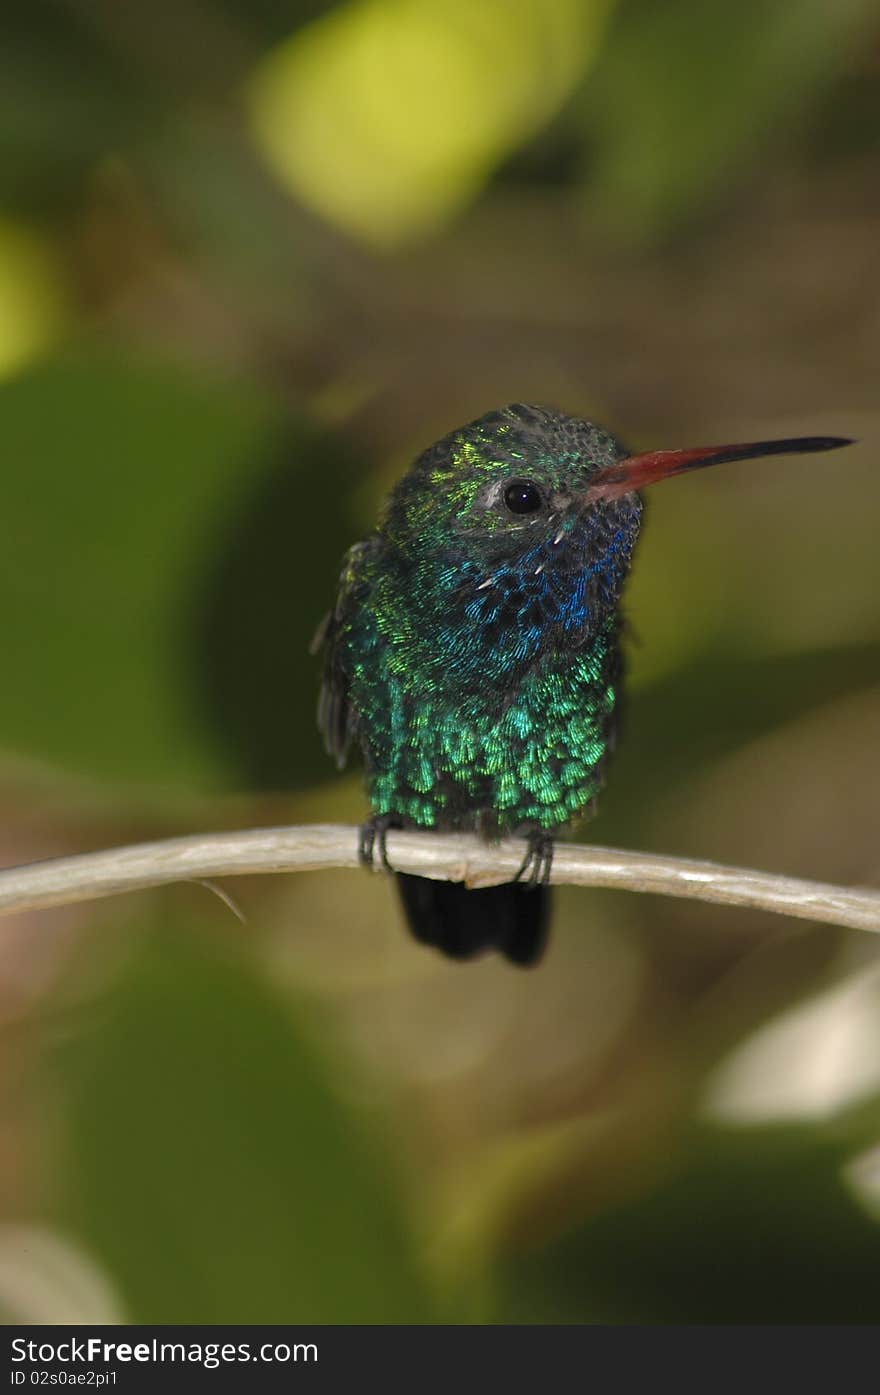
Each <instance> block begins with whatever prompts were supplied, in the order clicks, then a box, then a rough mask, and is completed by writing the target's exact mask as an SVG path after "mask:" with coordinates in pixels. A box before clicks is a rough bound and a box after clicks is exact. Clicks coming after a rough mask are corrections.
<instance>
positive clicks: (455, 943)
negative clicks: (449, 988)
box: [395, 872, 550, 968]
mask: <svg viewBox="0 0 880 1395" xmlns="http://www.w3.org/2000/svg"><path fill="white" fill-rule="evenodd" d="M395 880H396V882H397V885H398V887H399V888H400V898H401V900H402V902H403V908H404V911H405V912H406V918H407V920H408V922H409V928H410V930H411V931H412V933H413V935H414V936H415V937H416V939H417V940H421V942H422V944H425V945H433V946H434V947H435V949H439V950H440V951H441V953H442V954H447V955H448V956H449V958H450V959H472V958H473V956H474V955H475V954H479V953H480V951H481V950H484V949H497V950H499V951H500V953H501V954H503V955H504V956H505V958H507V959H509V960H510V962H511V964H519V965H520V966H521V967H522V968H527V967H529V965H531V964H536V963H537V962H538V960H539V959H540V957H541V955H542V953H543V951H544V946H545V944H546V943H547V932H548V929H549V925H550V888H549V886H528V885H526V884H524V883H522V882H506V883H505V884H504V885H503V886H486V887H477V888H476V889H474V890H473V891H471V890H469V889H468V888H467V887H466V886H465V884H464V882H445V881H432V880H431V879H430V878H428V877H413V876H410V874H409V873H406V872H398V873H397V874H396V876H395Z"/></svg>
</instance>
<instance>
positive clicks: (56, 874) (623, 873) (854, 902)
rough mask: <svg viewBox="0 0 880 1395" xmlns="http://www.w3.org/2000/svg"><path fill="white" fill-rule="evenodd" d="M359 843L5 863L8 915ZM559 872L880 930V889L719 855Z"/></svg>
mask: <svg viewBox="0 0 880 1395" xmlns="http://www.w3.org/2000/svg"><path fill="white" fill-rule="evenodd" d="M357 846H358V839H357V830H356V829H354V828H350V827H347V826H345V825H340V824H305V825H301V826H299V827H289V828H258V829H252V830H247V831H245V832H241V833H205V834H194V835H193V836H191V837H187V838H168V839H166V840H164V841H162V842H158V843H138V844H135V845H133V846H132V847H127V848H111V849H108V850H107V851H105V852H97V853H83V854H80V855H79V856H76V857H58V858H52V859H51V860H49V861H46V862H34V863H31V864H30V865H28V866H23V867H10V868H8V869H7V870H6V871H0V914H3V913H4V912H10V911H25V910H37V909H41V908H43V907H46V906H62V905H67V904H69V903H71V902H73V901H89V900H95V899H97V898H98V897H101V896H112V895H114V894H116V893H117V892H122V891H136V890H138V889H139V888H142V887H148V886H162V885H164V884H167V883H169V882H183V881H197V880H204V879H205V878H206V877H233V876H241V875H244V874H248V875H252V874H254V873H258V872H308V871H317V870H319V869H322V868H328V867H357V865H358V857H357ZM388 856H389V860H390V861H391V863H392V865H393V866H394V867H396V868H398V869H399V870H400V871H401V872H417V873H420V874H421V875H422V876H426V877H434V878H438V879H441V880H442V879H444V878H445V879H449V880H451V881H464V882H467V883H468V885H470V886H491V885H493V884H495V883H498V882H503V881H508V880H510V879H511V878H512V877H513V876H515V874H516V871H517V869H518V868H519V866H520V864H521V862H522V844H521V843H517V842H516V841H508V842H503V843H498V844H490V843H484V842H481V841H480V840H479V839H477V838H475V837H471V836H470V835H466V834H452V833H445V834H438V833H417V832H406V833H402V832H392V833H389V835H388ZM552 880H553V881H554V882H555V883H557V884H564V885H568V886H605V887H620V888H621V889H624V890H627V891H649V892H655V893H660V894H662V895H666V896H683V897H686V898H689V899H692V900H697V901H715V902H720V903H722V904H724V905H728V906H751V907H754V908H756V909H759V910H764V911H776V912H778V913H779V914H781V915H790V916H799V917H800V918H801V919H804V920H814V921H821V922H824V923H826V924H829V925H845V926H849V927H851V928H853V929H857V930H873V931H875V932H880V891H872V890H869V889H868V888H854V887H845V886H829V885H827V884H824V883H822V882H809V881H802V880H800V879H798V878H796V877H779V876H774V875H773V874H771V873H768V872H755V871H752V870H750V869H748V868H743V867H725V866H722V865H721V864H719V863H716V862H691V861H689V860H686V859H685V858H680V857H659V856H655V855H654V854H652V853H637V852H622V851H620V850H618V849H616V848H602V847H583V846H575V845H573V844H569V843H561V844H559V846H558V847H557V849H556V856H555V859H554V862H553V875H552Z"/></svg>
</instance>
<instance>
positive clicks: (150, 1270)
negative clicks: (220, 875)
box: [52, 916, 432, 1323]
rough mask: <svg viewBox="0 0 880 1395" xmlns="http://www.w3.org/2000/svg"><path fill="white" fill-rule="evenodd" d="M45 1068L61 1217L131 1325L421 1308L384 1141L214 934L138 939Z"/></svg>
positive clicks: (295, 1025)
mask: <svg viewBox="0 0 880 1395" xmlns="http://www.w3.org/2000/svg"><path fill="white" fill-rule="evenodd" d="M132 933H133V931H132V927H131V926H120V925H116V926H115V927H114V937H115V936H116V935H119V934H125V935H127V936H130V935H131V934H132ZM99 944H100V942H92V944H91V946H90V950H91V952H92V953H95V952H99V950H98V945H99ZM52 1065H53V1073H54V1076H55V1078H56V1080H57V1084H58V1085H59V1087H60V1094H61V1099H62V1102H63V1118H64V1119H65V1120H66V1132H65V1134H64V1136H63V1140H62V1147H61V1150H60V1155H59V1160H60V1161H61V1162H62V1166H63V1168H64V1172H63V1177H62V1187H63V1193H64V1203H63V1206H62V1220H63V1224H64V1226H65V1227H66V1228H68V1229H69V1230H72V1231H73V1232H74V1233H75V1234H78V1235H79V1237H80V1238H81V1239H82V1240H83V1241H84V1243H85V1244H86V1246H87V1248H88V1250H89V1252H90V1253H92V1254H93V1255H95V1256H96V1257H97V1258H99V1259H101V1260H102V1261H103V1262H104V1264H105V1265H106V1267H107V1269H108V1271H109V1273H110V1275H111V1276H112V1277H113V1278H114V1279H115V1281H116V1282H117V1283H118V1284H119V1286H120V1288H121V1291H122V1294H123V1297H124V1299H125V1301H126V1302H127V1304H128V1308H129V1312H130V1315H131V1318H132V1320H133V1321H136V1322H218V1323H219V1322H238V1323H249V1322H250V1323H257V1322H417V1321H429V1320H430V1319H431V1316H432V1307H431V1303H430V1302H429V1299H428V1297H427V1296H426V1292H425V1289H424V1287H423V1285H422V1283H421V1281H420V1279H419V1276H418V1273H417V1271H416V1266H415V1264H414V1262H413V1256H412V1251H411V1245H410V1242H409V1239H408V1236H407V1231H406V1226H405V1222H404V1218H403V1214H402V1207H401V1202H400V1188H399V1183H398V1182H397V1181H396V1179H395V1176H394V1172H393V1170H392V1169H391V1168H389V1166H388V1165H387V1163H386V1161H385V1159H384V1155H383V1151H382V1150H381V1149H380V1148H379V1146H378V1145H377V1143H376V1141H375V1139H374V1138H373V1137H372V1136H371V1133H370V1131H369V1130H368V1129H367V1126H366V1121H365V1119H364V1118H362V1117H358V1116H356V1115H355V1113H354V1112H353V1111H352V1109H351V1108H350V1107H346V1106H344V1105H343V1103H342V1101H341V1100H340V1099H339V1098H338V1097H337V1096H336V1095H335V1094H334V1093H333V1092H332V1090H331V1088H330V1083H329V1082H330V1072H329V1069H328V1065H327V1062H326V1061H324V1060H323V1059H322V1057H321V1054H320V1053H319V1051H318V1050H317V1049H316V1047H315V1045H314V1044H313V1042H312V1041H311V1040H310V1039H309V1037H308V1035H307V1034H306V1032H305V1031H304V1029H303V1026H302V1019H299V1020H298V1019H297V1017H296V1016H295V1014H294V1013H293V1012H292V1011H291V1010H290V1009H289V1007H288V1005H287V1004H286V1003H285V1002H284V1001H283V1000H282V999H281V998H280V997H279V996H278V994H277V993H276V992H274V991H273V990H271V989H270V987H269V986H268V984H267V983H266V982H265V981H264V980H263V978H262V976H261V975H259V974H257V973H256V972H255V970H254V968H253V967H252V965H251V964H250V963H249V961H248V959H247V958H246V957H245V955H244V954H242V953H240V952H238V950H237V949H235V948H234V947H233V946H232V945H231V944H229V943H226V944H224V943H223V941H222V940H221V938H220V936H218V934H217V930H216V926H212V927H208V929H207V933H205V934H204V935H200V934H199V933H197V932H196V931H194V930H193V928H192V927H191V926H190V925H188V924H187V922H186V921H185V920H184V919H183V918H182V917H177V916H173V917H172V916H169V918H168V920H167V921H166V922H165V923H164V924H163V926H162V928H161V930H160V931H158V932H156V933H152V934H146V935H144V936H143V937H142V938H141V939H140V940H139V941H138V940H137V939H136V940H135V949H134V953H133V955H132V957H131V958H130V959H129V960H128V962H127V963H126V964H125V967H124V968H123V969H122V971H121V973H120V974H119V976H118V978H117V979H116V981H115V982H114V983H113V984H112V985H111V986H110V987H109V988H108V989H107V990H106V991H105V992H104V993H103V994H102V996H101V999H100V1001H98V1002H97V1003H95V1004H94V1005H93V1007H92V1009H91V1010H90V1012H89V1014H88V1018H87V1020H84V1021H83V1025H82V1027H81V1029H80V1030H79V1031H78V1032H77V1033H76V1035H75V1036H74V1037H72V1038H71V1039H69V1040H68V1041H67V1042H66V1043H65V1045H64V1046H63V1048H61V1049H60V1050H59V1051H58V1053H57V1055H56V1056H55V1057H54V1058H53V1061H52ZM336 1065H337V1069H338V1068H339V1062H338V1061H337V1063H336ZM348 1092H349V1093H351V1087H350V1086H349V1087H348Z"/></svg>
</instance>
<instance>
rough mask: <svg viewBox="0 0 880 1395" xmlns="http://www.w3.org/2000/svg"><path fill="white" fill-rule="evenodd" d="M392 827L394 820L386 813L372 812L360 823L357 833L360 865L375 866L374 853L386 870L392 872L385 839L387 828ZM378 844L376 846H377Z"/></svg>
mask: <svg viewBox="0 0 880 1395" xmlns="http://www.w3.org/2000/svg"><path fill="white" fill-rule="evenodd" d="M393 827H394V820H393V819H391V818H390V817H389V816H388V815H387V814H373V815H372V816H371V817H370V818H368V819H367V821H366V823H362V824H361V827H360V831H359V834H358V862H359V863H360V864H361V866H362V867H369V868H370V869H371V870H372V869H373V868H375V866H376V853H377V852H378V854H379V861H380V862H381V864H382V866H383V867H384V868H385V871H386V872H393V871H394V868H393V867H392V866H391V863H390V862H389V861H388V849H387V847H386V839H387V837H388V830H389V828H393ZM377 845H378V846H377Z"/></svg>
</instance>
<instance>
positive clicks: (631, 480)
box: [586, 436, 853, 504]
mask: <svg viewBox="0 0 880 1395" xmlns="http://www.w3.org/2000/svg"><path fill="white" fill-rule="evenodd" d="M852 444H853V442H852V441H851V440H849V439H848V438H847V437H846V436H800V437H794V438H793V439H791V440H788V441H752V442H750V443H749V444H748V445H741V446H696V447H695V448H694V449H692V450H652V451H647V452H646V454H644V455H630V456H628V457H627V458H626V460H618V461H616V463H615V464H614V465H607V466H606V467H605V469H604V470H600V471H599V473H598V475H597V476H596V478H595V479H594V480H593V483H592V484H591V485H590V488H589V489H588V491H587V496H586V497H587V502H588V503H590V504H593V503H598V502H600V501H602V502H605V501H607V500H609V499H618V498H619V497H620V495H621V494H629V493H631V491H632V490H634V489H644V488H645V486H646V485H649V484H658V483H659V481H660V480H668V479H671V477H672V476H673V475H683V474H686V473H687V472H688V471H690V470H703V469H705V468H706V466H707V465H722V464H723V463H724V462H725V461H728V460H755V459H757V458H758V457H759V456H762V455H805V454H806V453H807V452H808V451H814V450H837V449H838V448H839V447H840V446H851V445H852Z"/></svg>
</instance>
